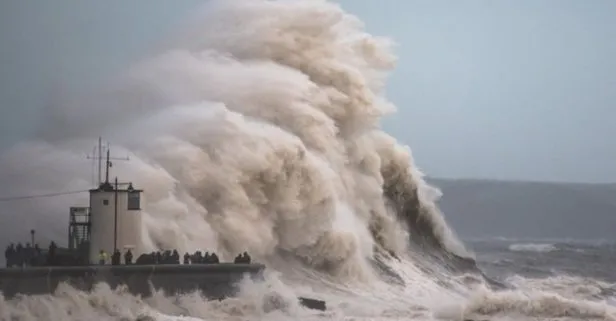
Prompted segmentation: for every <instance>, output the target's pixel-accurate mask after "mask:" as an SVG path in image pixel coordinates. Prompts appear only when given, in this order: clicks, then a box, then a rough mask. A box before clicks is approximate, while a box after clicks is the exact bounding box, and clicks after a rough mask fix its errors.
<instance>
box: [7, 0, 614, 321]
mask: <svg viewBox="0 0 616 321" xmlns="http://www.w3.org/2000/svg"><path fill="white" fill-rule="evenodd" d="M196 16H197V17H198V18H196V19H193V20H191V21H189V22H188V23H187V24H186V26H187V27H186V28H185V29H183V30H182V32H181V33H180V34H179V35H177V36H176V37H174V38H173V39H172V41H169V42H167V43H166V44H165V46H163V48H161V49H160V50H159V51H158V52H157V53H155V54H153V55H151V56H150V57H148V58H147V59H145V60H143V61H141V62H140V63H138V64H136V65H134V66H133V67H132V68H130V69H129V70H128V71H127V72H126V73H125V74H123V75H121V76H120V79H119V80H118V81H117V82H115V83H114V84H113V85H112V86H110V87H107V88H103V89H101V90H100V91H99V92H97V93H96V94H93V95H89V96H88V99H83V98H79V99H74V100H73V101H68V102H66V103H64V104H59V105H57V106H54V108H49V109H47V110H46V113H47V114H46V115H45V120H46V121H45V123H44V126H42V127H41V128H40V130H39V131H38V132H37V133H36V134H35V135H34V136H33V137H32V139H30V140H29V141H25V142H23V143H21V144H19V145H17V146H15V147H14V148H12V149H11V150H9V151H7V152H5V153H3V154H2V155H1V158H0V162H1V163H2V166H0V177H3V179H4V181H10V184H4V185H3V187H2V188H0V190H2V193H3V194H4V195H7V194H9V195H11V194H12V195H20V194H32V193H39V192H40V193H45V192H50V191H58V190H75V189H79V188H83V189H87V188H89V187H90V186H91V168H90V164H89V163H88V162H87V161H85V160H84V151H87V150H89V149H90V148H91V145H92V142H93V141H95V139H96V137H98V136H99V135H103V136H105V137H107V138H108V139H109V140H110V141H111V142H113V144H114V150H113V151H114V152H115V153H117V154H128V155H130V156H131V161H130V162H126V163H122V164H117V165H116V166H114V167H113V168H114V175H118V176H119V177H122V178H123V179H126V180H131V181H133V182H135V183H136V184H137V185H138V186H140V187H143V188H144V189H145V197H146V202H147V205H146V208H145V217H144V225H143V235H144V240H143V249H142V250H153V249H157V248H177V249H179V250H180V251H182V252H184V251H194V250H195V249H207V250H210V251H216V252H217V253H220V254H221V256H222V258H223V259H227V260H230V259H232V258H233V256H234V255H235V254H236V253H238V252H241V251H249V252H250V253H251V254H252V255H253V257H255V258H256V259H257V260H259V261H262V262H266V263H267V265H268V266H269V268H270V270H272V272H271V274H269V275H268V278H267V281H266V282H265V283H264V284H246V285H245V287H244V292H243V293H242V294H240V296H239V298H236V299H229V300H226V301H223V302H204V301H203V299H202V298H200V297H199V295H198V294H194V295H193V296H183V297H178V298H168V297H165V296H164V295H162V294H161V295H159V296H155V297H154V298H152V299H148V300H149V301H147V300H146V301H143V300H142V299H140V298H134V297H131V296H129V295H128V294H126V293H124V292H122V290H121V289H120V290H116V291H114V290H111V289H108V288H106V287H105V286H104V285H101V286H100V287H99V288H98V289H97V290H95V291H94V292H92V293H89V294H87V293H80V292H76V291H74V290H72V289H70V288H68V287H66V288H63V289H61V290H60V291H59V293H56V294H55V295H53V296H42V297H22V298H18V299H14V300H11V301H7V300H2V299H1V298H0V308H1V311H2V312H0V317H2V318H7V319H9V318H10V317H16V318H18V319H24V320H25V319H42V318H48V319H55V320H60V319H79V318H80V316H85V315H95V316H97V317H99V318H101V319H108V318H111V319H113V318H116V317H131V318H133V317H136V315H137V314H138V313H141V312H139V311H142V310H143V309H144V307H149V309H150V310H151V311H158V312H155V313H154V312H152V313H154V315H156V316H157V318H162V316H161V315H160V312H162V313H167V314H171V315H181V314H185V315H193V316H198V317H202V318H211V319H220V318H226V317H229V318H233V317H234V316H236V315H238V314H239V315H242V314H244V315H255V316H256V315H262V314H263V313H268V312H267V311H270V309H265V308H264V306H267V304H265V305H264V304H263V302H265V301H267V302H271V301H272V300H274V299H272V298H278V299H275V300H274V301H276V300H282V301H284V300H285V298H286V300H290V299H289V298H294V297H295V296H296V294H298V293H297V292H309V293H311V294H313V295H316V296H318V297H320V298H323V299H326V300H327V301H328V302H331V303H332V305H331V306H333V307H334V310H333V312H330V314H325V315H318V316H314V315H312V314H311V315H309V316H308V313H309V312H307V311H303V310H302V309H301V308H300V307H298V306H294V305H293V304H291V303H289V304H291V308H289V306H288V305H284V304H283V305H277V306H279V307H280V306H282V307H285V306H286V308H280V309H274V310H276V311H277V312H275V313H277V314H275V315H270V316H269V317H271V318H276V317H280V318H283V319H284V318H288V317H291V318H296V317H304V316H306V317H309V318H312V317H318V318H326V319H336V318H343V317H344V315H345V314H346V313H352V314H354V315H356V316H357V317H359V318H361V317H365V318H372V317H376V318H384V319H387V318H393V319H395V318H399V317H403V318H411V317H414V318H426V319H430V318H432V317H433V316H434V313H436V312H435V311H439V312H438V313H441V314H443V315H446V316H448V317H451V315H452V314H453V315H458V316H460V317H462V316H463V315H473V313H480V314H481V313H484V312H485V313H487V314H497V313H500V312H502V311H505V310H507V309H513V310H516V311H522V312H523V311H525V310H524V309H523V308H520V307H519V306H522V305H523V303H520V302H525V301H524V300H526V299H525V298H522V297H516V296H515V295H514V294H511V293H514V292H507V293H509V294H501V296H500V297H497V296H492V297H490V299H486V297H489V296H490V295H491V294H490V293H492V292H491V290H489V289H488V288H486V287H485V285H484V284H485V282H484V280H483V279H482V277H481V273H480V272H479V270H478V269H477V267H476V266H475V264H474V260H473V256H472V254H471V253H470V252H469V251H467V250H466V249H465V248H464V246H463V245H462V244H461V242H459V241H458V240H457V238H456V236H455V234H454V233H453V232H452V231H451V229H450V228H449V227H448V226H447V224H446V222H445V220H444V218H443V216H442V214H441V213H440V212H439V210H438V207H437V206H436V203H435V202H436V200H437V198H438V197H439V196H440V195H439V192H438V190H437V189H434V188H432V187H430V186H428V185H427V184H426V183H425V182H424V181H423V180H422V174H421V172H420V171H419V169H418V168H417V166H416V165H415V164H414V162H413V158H412V155H411V152H410V150H409V149H408V148H407V147H405V146H403V145H401V144H400V143H398V142H397V141H396V140H395V139H394V138H392V137H391V136H389V135H388V134H386V133H385V132H384V131H383V130H382V129H380V127H379V122H380V120H381V119H382V117H384V116H385V115H387V114H388V113H391V112H393V111H394V106H393V105H392V104H391V103H389V102H388V101H387V99H386V98H385V96H384V87H385V82H386V76H387V74H388V72H389V71H391V70H392V68H393V67H394V65H395V60H396V59H395V56H394V55H393V54H392V50H391V49H392V48H391V47H392V43H391V42H390V41H389V40H388V39H385V38H378V37H373V36H371V35H369V34H367V33H365V32H364V31H363V27H362V24H361V22H360V21H359V20H358V19H357V18H355V17H353V16H351V15H349V14H347V13H345V12H344V11H342V9H341V8H340V7H339V6H337V5H335V4H331V3H328V2H326V1H247V0H244V1H243V0H233V1H229V0H226V1H210V2H209V3H208V4H207V5H206V6H205V7H204V9H203V11H202V12H200V13H199V14H198V15H196ZM85 197H86V196H85V195H84V196H78V197H75V196H65V197H57V198H48V199H36V200H33V201H29V202H15V203H11V204H9V208H8V209H6V211H7V212H11V213H19V217H18V218H17V219H16V218H15V217H12V216H11V217H10V216H8V215H3V216H1V217H0V226H9V225H10V226H14V225H16V224H20V226H27V228H28V229H29V228H30V227H32V228H36V229H37V230H38V231H39V234H40V236H41V237H42V238H43V239H62V238H63V237H64V235H65V226H66V224H67V222H66V216H67V215H66V214H67V209H68V207H69V206H71V205H74V204H76V203H78V202H83V203H85V202H86V199H85ZM3 233H4V234H3V237H5V238H7V239H17V238H18V237H19V236H20V234H23V231H19V230H18V229H12V230H4V231H3ZM469 273H470V274H469ZM461 274H464V275H462V276H461V277H458V275H461ZM392 280H396V282H391V281H392ZM469 280H470V282H469ZM476 291H479V293H480V294H475V296H474V297H473V300H471V301H470V303H469V304H470V305H468V306H467V307H466V308H464V306H462V307H460V308H459V309H458V310H456V311H457V312H451V311H449V310H448V309H446V308H442V305H443V304H444V303H448V304H449V303H451V304H453V303H454V302H465V297H468V296H469V295H471V293H476ZM511 291H513V290H511ZM294 292H295V293H294ZM507 295H509V299H511V300H514V301H515V300H517V301H516V302H518V303H517V304H518V305H517V306H516V305H515V304H514V305H512V306H511V307H506V306H504V305H503V303H502V302H501V300H503V299H501V298H502V297H503V296H507ZM541 295H543V296H542V298H543V300H548V297H547V296H546V295H544V294H541ZM279 297H280V298H279ZM479 297H480V298H482V299H481V300H480V299H478V298H479ZM264 298H265V299H264ZM482 300H483V301H482ZM553 300H556V301H555V302H557V304H560V305H562V306H564V307H566V309H568V311H569V312H567V313H571V311H575V313H572V314H573V315H575V314H576V313H577V314H580V315H582V316H583V317H589V318H594V317H605V316H606V315H608V314H607V313H608V312H607V310H605V309H604V308H602V307H601V306H597V305H596V304H595V305H589V304H590V303H588V304H586V303H580V302H573V303H572V302H570V301H567V300H568V299H565V298H554V299H553ZM86 302H89V303H86ZM289 302H290V301H289ZM593 304H594V303H593ZM53 306H58V307H59V308H58V309H59V310H58V309H54V308H53ZM486 306H490V307H491V308H486ZM66 311H69V312H66ZM281 311H282V312H281ZM2 313H5V314H4V315H3V314H2ZM255 313H256V314H255ZM272 313H273V312H272ZM438 313H437V314H438ZM546 313H547V312H546ZM559 313H560V312H558V311H557V312H553V313H551V314H550V313H547V315H548V316H552V315H554V316H559ZM610 313H613V312H610ZM290 315H294V316H290ZM161 320H162V319H161Z"/></svg>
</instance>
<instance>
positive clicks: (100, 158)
mask: <svg viewBox="0 0 616 321" xmlns="http://www.w3.org/2000/svg"><path fill="white" fill-rule="evenodd" d="M102 162H103V138H102V137H99V138H98V185H97V187H100V186H101V183H102V182H101V180H102V179H103V178H102V167H103V164H102Z"/></svg>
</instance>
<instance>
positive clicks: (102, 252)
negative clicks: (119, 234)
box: [98, 250, 107, 265]
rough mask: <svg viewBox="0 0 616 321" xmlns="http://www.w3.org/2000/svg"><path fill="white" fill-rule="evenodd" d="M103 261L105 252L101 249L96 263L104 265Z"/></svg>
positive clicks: (105, 255) (105, 258)
mask: <svg viewBox="0 0 616 321" xmlns="http://www.w3.org/2000/svg"><path fill="white" fill-rule="evenodd" d="M105 262H107V252H105V250H101V251H100V252H99V253H98V264H100V265H105Z"/></svg>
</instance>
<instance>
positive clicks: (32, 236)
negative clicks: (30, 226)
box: [30, 230, 36, 246]
mask: <svg viewBox="0 0 616 321" xmlns="http://www.w3.org/2000/svg"><path fill="white" fill-rule="evenodd" d="M34 233H36V232H35V231H34V230H30V240H31V242H32V243H31V244H32V246H34Z"/></svg>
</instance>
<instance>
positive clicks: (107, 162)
mask: <svg viewBox="0 0 616 321" xmlns="http://www.w3.org/2000/svg"><path fill="white" fill-rule="evenodd" d="M97 147H98V155H94V156H92V157H90V156H88V159H96V160H97V161H98V186H101V185H102V184H103V183H105V184H109V168H110V167H112V163H111V160H126V161H127V160H130V159H129V158H128V157H123V158H119V157H111V156H110V155H109V154H110V148H109V144H107V148H106V150H107V155H105V157H104V158H103V139H102V137H99V138H98V146H97ZM103 159H105V181H104V182H103V178H102V175H103Z"/></svg>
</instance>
